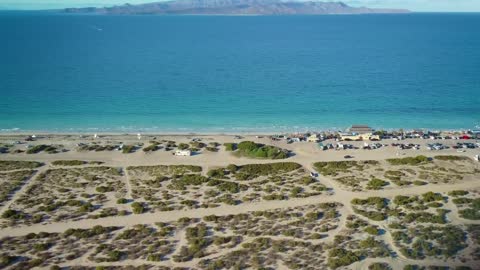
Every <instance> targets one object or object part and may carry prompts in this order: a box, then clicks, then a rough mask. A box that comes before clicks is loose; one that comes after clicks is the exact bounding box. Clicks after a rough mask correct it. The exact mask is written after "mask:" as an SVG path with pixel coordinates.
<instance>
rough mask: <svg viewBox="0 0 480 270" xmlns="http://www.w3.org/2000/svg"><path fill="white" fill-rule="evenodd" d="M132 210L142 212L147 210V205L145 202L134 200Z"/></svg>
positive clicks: (135, 212) (136, 212)
mask: <svg viewBox="0 0 480 270" xmlns="http://www.w3.org/2000/svg"><path fill="white" fill-rule="evenodd" d="M132 211H133V213H134V214H142V213H145V212H146V211H147V207H146V206H145V203H141V202H134V203H132Z"/></svg>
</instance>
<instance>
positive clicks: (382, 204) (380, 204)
mask: <svg viewBox="0 0 480 270" xmlns="http://www.w3.org/2000/svg"><path fill="white" fill-rule="evenodd" d="M351 203H352V204H354V205H368V206H375V207H376V208H377V209H383V208H386V207H387V205H388V199H386V198H382V197H369V198H367V199H358V198H355V199H353V200H352V201H351Z"/></svg>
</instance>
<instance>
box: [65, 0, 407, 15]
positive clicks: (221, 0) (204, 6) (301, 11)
mask: <svg viewBox="0 0 480 270" xmlns="http://www.w3.org/2000/svg"><path fill="white" fill-rule="evenodd" d="M65 12H67V13H97V14H191V15H320V14H370V13H407V12H409V11H408V10H403V9H372V8H366V7H351V6H349V5H347V4H345V3H342V2H319V1H301V2H300V1H292V0H286V1H282V0H174V1H165V2H156V3H148V4H140V5H130V4H125V5H122V6H113V7H105V8H94V7H89V8H67V9H65Z"/></svg>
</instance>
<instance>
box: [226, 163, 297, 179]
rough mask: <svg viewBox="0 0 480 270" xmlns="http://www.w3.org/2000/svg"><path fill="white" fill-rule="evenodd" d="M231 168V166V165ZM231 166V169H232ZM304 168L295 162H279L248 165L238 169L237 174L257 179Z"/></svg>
mask: <svg viewBox="0 0 480 270" xmlns="http://www.w3.org/2000/svg"><path fill="white" fill-rule="evenodd" d="M230 166H231V165H230ZM230 166H229V167H230ZM301 167H302V166H301V165H300V164H298V163H294V162H279V163H268V164H247V165H242V166H237V167H236V174H244V175H247V176H248V177H247V179H248V178H251V179H253V178H256V177H258V176H263V175H271V174H273V175H275V174H279V173H286V172H291V171H294V170H297V169H300V168H301Z"/></svg>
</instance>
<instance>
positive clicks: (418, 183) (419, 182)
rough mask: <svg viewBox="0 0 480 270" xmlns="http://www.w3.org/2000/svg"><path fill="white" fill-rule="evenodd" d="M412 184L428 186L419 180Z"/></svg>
mask: <svg viewBox="0 0 480 270" xmlns="http://www.w3.org/2000/svg"><path fill="white" fill-rule="evenodd" d="M413 184H414V185H415V186H424V185H426V184H428V183H427V182H424V181H420V180H415V181H413Z"/></svg>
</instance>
